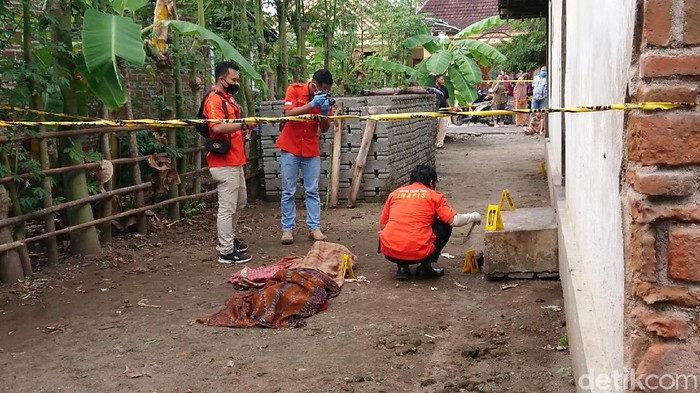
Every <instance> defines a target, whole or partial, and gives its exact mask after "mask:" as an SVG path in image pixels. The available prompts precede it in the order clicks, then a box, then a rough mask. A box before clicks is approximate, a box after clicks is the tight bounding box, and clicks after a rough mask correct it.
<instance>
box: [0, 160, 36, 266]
mask: <svg viewBox="0 0 700 393" xmlns="http://www.w3.org/2000/svg"><path fill="white" fill-rule="evenodd" d="M0 157H1V158H2V165H3V166H4V167H5V168H7V170H8V171H11V167H10V160H9V158H8V156H7V153H6V152H4V151H3V152H2V154H0ZM10 173H11V172H10ZM6 189H7V194H8V196H9V198H10V213H11V214H12V215H13V216H19V215H22V208H21V206H20V204H19V195H18V193H17V186H16V185H15V183H8V184H7V186H6ZM25 236H26V231H25V228H24V223H23V222H20V223H17V225H15V230H14V238H15V239H16V240H22V239H24V237H25ZM18 253H19V258H20V261H21V262H22V269H24V274H25V275H26V276H28V275H30V274H32V261H31V259H29V252H27V248H26V247H22V248H20V249H19V251H18Z"/></svg>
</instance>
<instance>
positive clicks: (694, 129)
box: [627, 57, 700, 165]
mask: <svg viewBox="0 0 700 393" xmlns="http://www.w3.org/2000/svg"><path fill="white" fill-rule="evenodd" d="M698 64H699V66H700V57H699V58H698ZM699 129H700V112H678V111H677V112H673V113H659V114H651V115H637V114H634V115H630V116H629V119H628V122H627V156H628V158H629V159H630V160H633V161H639V162H641V163H642V165H656V164H668V165H682V164H698V163H700V132H698V130H699Z"/></svg>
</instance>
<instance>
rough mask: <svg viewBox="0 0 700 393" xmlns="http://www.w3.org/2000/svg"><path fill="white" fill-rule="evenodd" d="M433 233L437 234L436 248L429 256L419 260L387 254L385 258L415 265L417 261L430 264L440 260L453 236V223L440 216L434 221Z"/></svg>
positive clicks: (400, 263)
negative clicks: (443, 219)
mask: <svg viewBox="0 0 700 393" xmlns="http://www.w3.org/2000/svg"><path fill="white" fill-rule="evenodd" d="M433 233H434V234H435V241H434V242H433V244H434V245H435V250H434V251H433V252H432V253H431V254H430V255H428V256H427V257H425V258H423V259H420V260H417V261H411V260H405V259H398V258H393V257H390V256H388V255H385V256H384V258H386V259H387V260H388V261H390V262H394V263H395V264H397V265H399V266H401V265H413V264H416V263H420V264H421V265H427V266H430V264H432V263H435V262H437V261H438V259H439V258H440V254H441V253H442V249H443V248H445V245H447V242H448V241H449V240H450V236H452V225H450V224H448V223H446V222H443V221H441V220H440V219H439V218H436V219H435V221H433Z"/></svg>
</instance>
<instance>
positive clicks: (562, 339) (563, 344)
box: [557, 334, 569, 349]
mask: <svg viewBox="0 0 700 393" xmlns="http://www.w3.org/2000/svg"><path fill="white" fill-rule="evenodd" d="M557 345H558V346H560V347H563V348H564V349H566V348H569V340H568V339H567V337H566V334H565V335H563V336H561V337H559V340H558V341H557Z"/></svg>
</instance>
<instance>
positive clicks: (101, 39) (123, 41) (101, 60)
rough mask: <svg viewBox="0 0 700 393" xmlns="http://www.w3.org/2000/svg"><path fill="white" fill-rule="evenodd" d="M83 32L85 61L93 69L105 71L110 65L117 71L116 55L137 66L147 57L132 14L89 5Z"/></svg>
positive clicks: (138, 28) (94, 70) (139, 28)
mask: <svg viewBox="0 0 700 393" xmlns="http://www.w3.org/2000/svg"><path fill="white" fill-rule="evenodd" d="M82 36H83V53H84V54H85V65H86V66H87V69H88V71H90V72H98V71H100V72H102V71H104V70H105V67H106V66H108V65H109V66H111V67H112V68H114V69H115V71H114V72H115V73H118V72H117V71H116V70H117V57H119V58H122V59H124V60H126V61H128V62H129V63H131V64H134V65H138V66H142V65H143V63H144V61H145V60H146V52H145V51H144V49H143V41H142V40H141V27H140V26H139V25H137V24H136V23H134V21H132V20H131V19H129V18H125V17H123V16H117V15H109V14H105V13H102V12H99V11H96V10H94V9H92V8H90V9H88V10H87V11H85V17H84V21H83V34H82Z"/></svg>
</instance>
